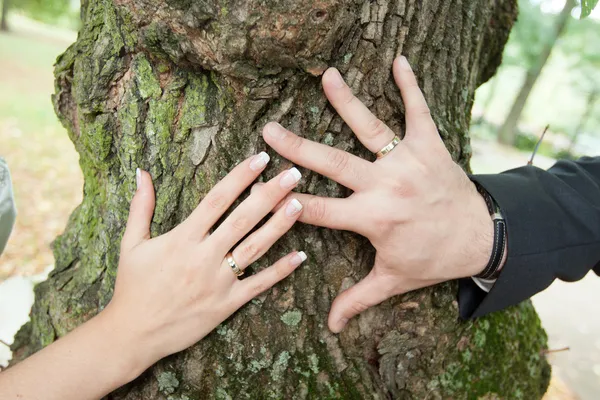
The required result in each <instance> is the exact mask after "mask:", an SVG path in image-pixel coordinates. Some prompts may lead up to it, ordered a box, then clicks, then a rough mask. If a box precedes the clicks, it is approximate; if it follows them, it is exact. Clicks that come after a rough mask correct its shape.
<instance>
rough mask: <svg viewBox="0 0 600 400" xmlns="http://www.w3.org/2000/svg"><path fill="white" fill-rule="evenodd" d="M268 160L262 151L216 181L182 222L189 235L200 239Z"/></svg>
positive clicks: (257, 174)
mask: <svg viewBox="0 0 600 400" xmlns="http://www.w3.org/2000/svg"><path fill="white" fill-rule="evenodd" d="M268 162H269V155H268V154H267V153H265V152H264V151H263V152H262V153H260V154H257V155H255V156H252V157H250V158H248V159H246V160H244V161H243V162H242V163H240V164H239V165H237V166H236V167H235V168H234V169H233V170H232V171H231V172H230V173H229V174H227V176H226V177H225V178H223V179H222V180H221V181H220V182H219V183H217V184H216V185H215V187H214V188H212V190H211V191H210V192H208V194H207V195H206V196H205V197H204V199H203V200H202V201H201V202H200V204H199V205H198V207H196V209H195V210H194V212H192V214H191V215H190V216H189V217H188V219H187V220H186V221H185V222H184V223H183V224H184V226H185V227H186V229H189V230H190V232H191V235H192V236H193V235H196V236H197V238H198V240H199V241H200V240H202V239H203V238H204V237H205V236H206V233H207V232H208V230H209V229H210V228H211V227H212V226H213V225H214V224H215V223H216V222H217V221H218V220H219V218H221V216H223V214H224V213H225V211H227V209H228V208H229V207H230V206H231V205H232V204H233V202H234V201H235V200H236V199H237V198H238V197H239V196H240V195H241V194H242V192H243V191H244V190H246V188H247V187H248V186H249V185H250V184H251V183H252V182H254V180H255V179H256V178H257V177H258V176H259V175H260V173H261V172H262V171H263V170H264V169H265V167H266V165H267V163H268Z"/></svg>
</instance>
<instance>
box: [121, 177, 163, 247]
mask: <svg viewBox="0 0 600 400" xmlns="http://www.w3.org/2000/svg"><path fill="white" fill-rule="evenodd" d="M135 175H136V185H137V191H136V192H135V195H134V196H133V199H132V200H131V206H130V208H129V218H128V219H127V227H126V228H125V234H124V235H123V240H122V241H121V248H122V249H126V250H130V249H132V248H134V247H135V246H137V245H138V244H140V243H141V242H143V241H145V240H148V239H150V224H151V222H152V215H153V214H154V202H155V199H154V186H153V185H152V177H151V176H150V174H149V173H148V172H146V171H142V170H140V169H139V168H138V169H137V170H136V173H135Z"/></svg>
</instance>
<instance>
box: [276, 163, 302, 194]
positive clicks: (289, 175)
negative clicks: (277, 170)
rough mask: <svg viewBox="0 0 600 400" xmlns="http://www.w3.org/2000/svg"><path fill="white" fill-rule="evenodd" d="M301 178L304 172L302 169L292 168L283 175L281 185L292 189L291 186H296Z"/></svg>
mask: <svg viewBox="0 0 600 400" xmlns="http://www.w3.org/2000/svg"><path fill="white" fill-rule="evenodd" d="M300 178H302V174H301V173H300V171H298V169H297V168H296V167H294V168H290V169H289V170H288V171H287V172H286V173H285V174H284V175H283V176H282V177H281V180H280V181H279V185H280V186H281V187H282V188H283V189H290V188H292V187H294V186H296V183H298V181H299V180H300Z"/></svg>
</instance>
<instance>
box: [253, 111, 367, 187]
mask: <svg viewBox="0 0 600 400" xmlns="http://www.w3.org/2000/svg"><path fill="white" fill-rule="evenodd" d="M263 137H264V139H265V141H266V142H267V143H268V144H269V145H270V146H271V147H272V148H273V149H275V151H277V152H278V153H279V154H281V155H282V156H283V157H284V158H286V159H288V160H290V161H292V162H294V163H296V164H299V165H302V166H303V167H306V168H308V169H310V170H313V171H315V172H317V173H319V174H321V175H325V176H327V177H329V178H331V179H333V180H335V181H336V182H338V183H340V184H342V185H344V186H346V187H348V188H350V189H352V190H355V191H357V190H360V189H363V188H365V187H366V186H367V185H368V184H369V183H370V182H371V178H370V171H371V167H372V165H371V163H370V162H368V161H366V160H363V159H362V158H359V157H356V156H354V155H352V154H350V153H347V152H345V151H343V150H340V149H336V148H334V147H330V146H326V145H324V144H320V143H315V142H312V141H310V140H306V139H304V138H301V137H300V136H297V135H295V134H294V133H292V132H290V131H288V130H287V129H285V128H284V127H282V126H281V125H279V124H278V123H276V122H270V123H268V124H267V125H265V127H264V129H263Z"/></svg>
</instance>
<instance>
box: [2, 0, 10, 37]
mask: <svg viewBox="0 0 600 400" xmlns="http://www.w3.org/2000/svg"><path fill="white" fill-rule="evenodd" d="M9 1H10V0H2V15H0V31H2V32H6V31H8V21H7V19H8V6H9V4H8V3H9Z"/></svg>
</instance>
